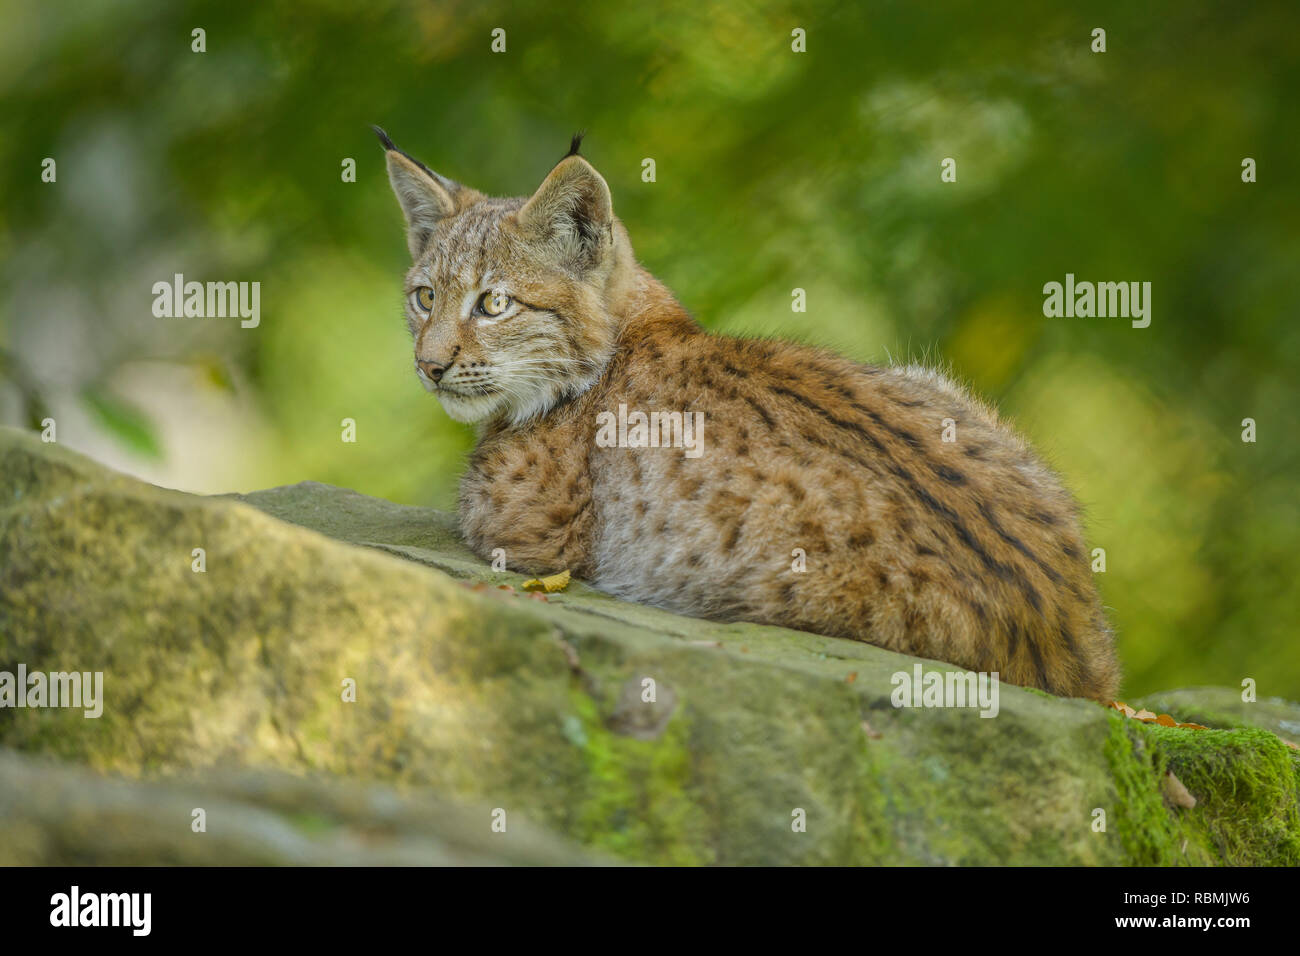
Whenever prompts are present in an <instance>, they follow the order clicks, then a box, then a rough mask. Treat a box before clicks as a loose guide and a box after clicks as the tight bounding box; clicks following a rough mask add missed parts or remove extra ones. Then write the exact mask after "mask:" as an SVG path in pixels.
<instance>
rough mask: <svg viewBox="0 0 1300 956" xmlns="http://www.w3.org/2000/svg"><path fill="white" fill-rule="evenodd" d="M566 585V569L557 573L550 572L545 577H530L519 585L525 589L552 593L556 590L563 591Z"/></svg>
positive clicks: (567, 581) (567, 583) (567, 574)
mask: <svg viewBox="0 0 1300 956" xmlns="http://www.w3.org/2000/svg"><path fill="white" fill-rule="evenodd" d="M568 586H569V572H568V569H565V570H563V571H561V572H560V573H559V574H552V575H550V576H549V577H545V578H531V579H530V580H528V581H525V582H524V583H523V584H521V585H520V587H522V588H523V589H524V590H525V591H545V592H546V593H547V594H554V593H555V592H556V591H563V590H564V589H565V588H567V587H568Z"/></svg>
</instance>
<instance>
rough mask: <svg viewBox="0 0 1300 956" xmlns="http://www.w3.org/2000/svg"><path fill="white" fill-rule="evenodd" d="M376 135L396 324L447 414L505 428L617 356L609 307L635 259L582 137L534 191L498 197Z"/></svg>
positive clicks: (572, 391) (587, 381)
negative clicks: (394, 263) (400, 248)
mask: <svg viewBox="0 0 1300 956" xmlns="http://www.w3.org/2000/svg"><path fill="white" fill-rule="evenodd" d="M375 132H376V133H377V134H378V135H379V139H380V142H381V143H383V145H384V149H385V150H386V152H387V160H388V176H389V179H390V180H391V181H392V184H393V191H394V192H395V193H396V194H397V201H398V203H400V204H401V207H402V212H403V213H404V214H405V216H406V238H407V245H408V246H409V247H410V250H411V257H412V259H413V260H414V262H413V264H412V266H411V269H410V271H409V272H407V274H406V321H407V324H408V325H409V326H410V329H411V335H412V337H413V338H414V340H415V372H416V375H417V376H418V377H419V379H420V381H421V382H422V383H423V384H424V387H425V388H426V389H428V390H429V391H431V392H433V393H434V394H435V395H437V397H438V399H439V401H440V402H441V403H442V407H443V408H444V409H445V410H446V411H447V414H448V415H450V416H451V417H452V418H454V419H456V420H457V421H462V422H474V421H483V420H488V419H500V420H502V421H504V422H507V423H511V424H521V423H523V422H526V421H529V420H530V419H533V418H535V417H538V416H540V415H545V414H546V413H547V412H548V411H550V410H551V409H552V408H554V407H555V406H556V405H557V404H558V403H559V402H561V401H563V400H565V399H566V398H570V397H573V396H576V395H579V394H581V393H582V392H584V391H585V390H586V389H588V388H589V387H591V385H592V384H593V383H594V382H595V381H596V380H597V379H598V378H599V377H600V375H601V373H602V372H603V371H604V369H605V366H606V365H607V364H608V362H609V359H610V356H611V355H612V354H613V349H614V340H615V337H616V334H617V328H616V322H615V319H614V317H613V316H612V315H611V303H612V300H613V297H614V296H615V295H616V294H618V292H619V290H620V289H621V287H622V286H623V285H624V284H625V283H626V282H627V281H629V277H630V276H631V275H632V273H633V272H634V261H633V258H632V250H631V245H630V244H629V242H628V238H627V233H626V232H625V231H624V229H623V227H622V225H621V224H620V223H619V221H618V219H617V218H615V216H614V210H613V205H612V203H611V200H610V195H609V186H608V185H606V183H605V180H604V179H603V178H602V177H601V175H600V173H598V172H596V170H595V168H594V167H593V166H592V165H591V164H590V163H588V162H587V160H586V159H585V158H583V157H582V156H580V155H578V146H579V142H580V139H581V137H580V136H575V137H574V139H573V144H572V146H571V147H570V150H569V152H568V154H567V155H566V156H565V157H564V158H563V159H561V160H560V161H559V163H557V164H556V166H555V168H553V169H552V170H551V172H550V173H549V174H548V175H547V177H546V179H545V180H544V181H543V182H542V184H541V186H539V187H538V189H537V191H536V192H535V193H533V195H532V196H529V197H524V198H516V199H494V198H490V197H487V196H484V195H482V194H481V193H478V192H476V191H475V190H473V189H470V188H468V187H466V186H462V185H460V184H459V183H455V182H453V181H452V180H450V179H447V178H446V177H444V176H440V175H438V174H437V173H435V172H433V171H432V170H431V169H429V168H428V167H426V166H425V165H424V164H422V163H420V162H418V161H417V160H415V159H412V158H411V157H410V156H408V155H407V154H406V153H404V152H402V151H401V150H399V149H398V148H397V147H395V146H394V145H393V143H392V140H390V139H389V138H388V136H387V135H386V134H385V133H384V132H383V130H381V129H379V128H378V127H376V128H375Z"/></svg>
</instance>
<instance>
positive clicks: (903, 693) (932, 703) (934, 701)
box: [889, 664, 1001, 717]
mask: <svg viewBox="0 0 1300 956" xmlns="http://www.w3.org/2000/svg"><path fill="white" fill-rule="evenodd" d="M889 682H890V683H891V684H892V685H893V686H894V690H893V693H891V694H890V695H889V699H890V702H891V703H893V705H894V706H895V707H978V708H979V711H980V716H981V717H996V716H997V715H998V693H999V690H998V689H999V687H1000V686H1001V685H1000V684H999V683H998V672H997V671H994V672H993V673H991V674H986V673H984V672H983V671H981V672H979V673H976V672H975V671H928V672H927V671H925V670H924V668H922V667H921V665H920V664H913V665H912V672H911V673H910V674H909V673H908V672H907V671H896V672H895V673H894V675H893V676H892V677H890V679H889Z"/></svg>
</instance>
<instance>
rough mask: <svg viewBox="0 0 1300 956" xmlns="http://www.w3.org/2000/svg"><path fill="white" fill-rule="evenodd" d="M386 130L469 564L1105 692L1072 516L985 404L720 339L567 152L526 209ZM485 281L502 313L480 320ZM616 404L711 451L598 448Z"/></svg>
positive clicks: (901, 375)
mask: <svg viewBox="0 0 1300 956" xmlns="http://www.w3.org/2000/svg"><path fill="white" fill-rule="evenodd" d="M381 139H382V141H383V142H384V145H385V148H386V151H387V160H388V167H389V173H390V178H391V180H392V183H393V188H394V191H395V192H396V194H397V196H398V200H399V202H400V204H401V206H402V209H403V211H404V213H405V215H406V219H407V235H408V242H409V245H410V248H411V254H412V258H413V265H412V267H411V269H410V271H409V272H408V274H407V292H408V295H407V320H408V323H409V325H410V329H411V334H412V336H413V338H414V342H415V357H416V371H417V375H419V376H420V378H421V380H422V381H423V382H424V384H425V386H426V388H428V389H429V390H430V391H432V392H434V394H435V395H437V397H438V399H439V400H440V401H441V403H442V405H443V407H444V408H445V409H446V410H447V412H448V413H449V414H450V415H451V416H452V417H453V418H456V419H457V420H460V421H473V422H477V423H479V427H480V435H479V441H478V446H477V448H476V449H475V451H474V453H473V456H472V458H471V460H470V463H469V467H468V470H467V471H466V473H465V475H464V478H463V479H462V482H461V494H460V521H461V525H462V529H463V531H464V534H465V537H466V539H467V540H468V542H469V544H470V546H471V547H472V548H473V549H474V550H475V551H476V552H477V553H478V554H480V555H482V556H484V557H485V558H486V557H489V556H490V555H491V553H492V551H493V550H494V549H496V548H503V549H505V553H506V558H507V563H508V564H509V566H510V567H512V568H514V569H516V570H519V571H525V572H529V573H539V572H553V571H557V570H560V569H562V568H569V569H571V570H572V571H573V572H574V574H575V575H577V576H579V577H582V578H585V579H587V580H588V581H590V582H591V583H592V584H594V585H595V586H596V587H598V588H601V589H602V590H605V591H607V592H609V593H611V594H616V595H619V596H621V597H625V598H628V599H630V600H635V601H641V602H644V603H647V604H653V605H657V606H660V607H665V608H669V609H671V610H674V611H679V612H682V613H685V614H692V615H697V616H701V617H708V618H715V619H720V620H745V621H757V622H760V623H766V624H778V625H783V626H786V627H792V628H799V629H803V630H809V631H816V632H819V633H824V634H833V635H839V636H843V637H848V638H853V639H856V640H862V641H869V642H870V643H873V644H878V645H880V646H882V647H888V648H891V649H894V650H898V651H902V652H906V653H909V654H915V655H919V656H922V657H929V658H936V659H939V660H944V661H950V662H952V663H954V664H957V665H960V666H961V667H963V668H968V669H972V670H980V671H989V672H992V671H997V672H999V673H1000V675H1001V676H1002V678H1003V679H1004V680H1009V681H1012V682H1014V683H1018V684H1024V685H1027V686H1032V687H1039V688H1043V689H1045V690H1049V691H1052V692H1054V693H1058V694H1063V695H1070V696H1087V697H1093V698H1099V699H1109V698H1110V697H1112V696H1113V695H1114V693H1115V691H1116V688H1117V684H1118V680H1119V669H1118V665H1117V663H1116V659H1115V653H1114V649H1113V642H1112V637H1111V632H1110V629H1109V627H1108V625H1107V622H1106V619H1105V617H1104V615H1103V613H1102V609H1101V606H1100V603H1099V601H1098V598H1097V593H1096V589H1095V587H1094V585H1093V581H1092V574H1091V571H1090V568H1089V566H1088V561H1087V552H1086V549H1085V547H1084V543H1083V538H1082V534H1081V531H1080V525H1079V515H1078V508H1077V506H1076V504H1075V503H1074V501H1073V499H1072V498H1071V497H1070V495H1069V494H1068V493H1067V492H1066V491H1065V489H1064V488H1063V487H1062V486H1061V483H1060V482H1059V480H1058V479H1057V478H1056V477H1055V476H1054V475H1053V474H1052V473H1051V472H1050V471H1049V470H1048V469H1047V468H1046V467H1045V466H1044V465H1043V464H1042V462H1041V461H1039V460H1038V458H1037V457H1035V455H1034V454H1033V453H1032V451H1031V450H1030V449H1029V448H1028V447H1027V446H1026V444H1025V443H1024V442H1023V441H1022V440H1021V439H1020V438H1019V437H1018V436H1017V435H1016V434H1015V433H1014V432H1013V431H1012V430H1011V429H1010V428H1008V427H1007V426H1006V425H1004V424H1003V423H1002V422H1000V421H999V419H998V417H997V414H996V413H995V412H994V411H993V410H992V409H991V408H989V407H987V406H986V405H984V404H982V403H980V402H979V401H977V400H976V399H974V398H972V397H971V396H970V395H968V394H967V393H966V392H965V391H964V390H962V389H961V388H959V387H958V386H956V385H955V384H953V383H952V382H951V381H949V380H948V379H947V378H945V377H944V376H942V375H940V374H938V373H937V372H935V371H933V370H931V369H926V368H921V367H916V366H908V367H884V368H880V367H873V366H864V365H859V364H856V363H854V362H850V361H848V360H846V359H844V358H841V357H839V356H837V355H834V354H833V353H830V352H826V351H822V350H819V349H815V348H809V347H807V346H803V345H794V344H790V343H786V342H778V341H766V340H758V339H744V338H731V337H725V336H719V335H712V334H709V333H706V332H705V331H704V330H703V329H702V328H701V327H700V326H698V325H697V324H696V323H695V322H694V321H693V320H692V319H691V317H690V316H689V315H688V314H687V312H686V311H685V309H683V308H682V306H681V305H680V304H679V303H678V302H677V301H676V299H675V298H674V297H673V296H672V294H671V293H670V292H669V291H668V289H667V288H666V287H665V286H663V285H662V284H661V283H660V282H659V281H658V280H656V279H655V278H654V277H653V276H652V275H650V274H649V273H648V272H646V271H645V270H644V269H643V268H641V267H640V266H639V265H638V263H637V262H636V260H635V258H634V256H633V254H632V247H631V243H630V241H629V239H628V236H627V232H626V230H625V229H624V228H623V225H622V223H621V222H620V221H619V220H618V218H617V217H616V216H615V215H614V213H613V207H612V202H611V199H610V194H609V188H608V186H607V185H606V183H605V180H604V179H603V178H602V177H601V175H600V174H599V173H598V172H597V171H596V170H595V168H594V167H593V166H591V164H590V163H589V162H588V161H587V160H586V159H585V158H584V157H583V156H581V155H580V154H579V152H578V146H579V143H578V140H577V138H575V142H574V144H573V147H572V148H571V150H570V152H569V153H568V154H567V155H566V156H565V157H564V158H563V159H561V160H560V162H559V163H558V164H557V165H556V166H555V168H554V169H552V170H551V172H550V174H549V175H548V176H547V177H546V179H545V181H544V182H543V183H542V184H541V186H540V187H539V188H538V190H537V191H536V192H535V193H534V194H533V195H532V196H531V197H528V198H520V199H493V198H488V197H486V196H483V195H481V194H480V193H478V192H475V191H474V190H472V189H469V188H467V187H464V186H461V185H459V184H457V183H455V182H453V181H451V180H448V179H446V178H445V177H442V176H440V175H438V174H436V173H433V172H432V171H430V170H428V169H427V168H426V167H424V166H423V165H421V164H419V163H418V162H416V161H415V160H413V159H411V158H410V157H409V156H407V155H406V154H404V153H402V152H401V151H399V150H397V149H396V147H394V146H393V145H392V143H391V141H388V140H387V137H386V136H383V134H382V133H381ZM421 287H425V288H429V289H432V290H433V307H432V309H431V310H430V311H429V312H428V313H427V314H425V313H422V312H421V311H420V310H419V309H418V308H417V307H416V306H415V305H414V304H413V302H412V294H411V293H413V292H414V290H417V289H419V288H421ZM491 292H500V293H501V294H503V295H506V296H509V297H510V300H511V302H512V305H511V307H510V309H509V310H507V311H506V312H505V313H503V314H502V315H501V316H499V317H495V316H484V315H481V314H476V312H475V305H474V303H475V302H478V301H480V297H481V296H482V295H483V294H484V293H491ZM429 370H432V371H431V372H430V371H429ZM432 375H437V376H438V378H437V379H436V380H435V379H434V378H433V377H432ZM620 404H623V405H626V406H627V407H628V408H631V409H641V410H645V411H650V410H675V411H682V412H686V411H693V412H703V413H704V416H705V418H704V421H705V431H704V443H703V454H702V455H701V456H700V457H697V458H692V457H689V456H688V455H687V454H685V452H684V450H683V449H681V448H619V447H601V446H600V445H598V444H597V442H596V440H595V439H596V435H597V432H598V415H599V414H600V413H602V412H613V411H615V410H616V409H617V408H618V406H619V405H620ZM948 419H951V420H952V422H953V424H954V425H955V434H956V441H952V442H948V441H944V437H943V436H944V422H945V420H948ZM797 549H798V550H797ZM800 553H802V554H804V555H806V559H805V560H806V571H804V572H800V571H798V570H795V567H796V566H797V564H798V560H799V558H798V556H799V554H800Z"/></svg>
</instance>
